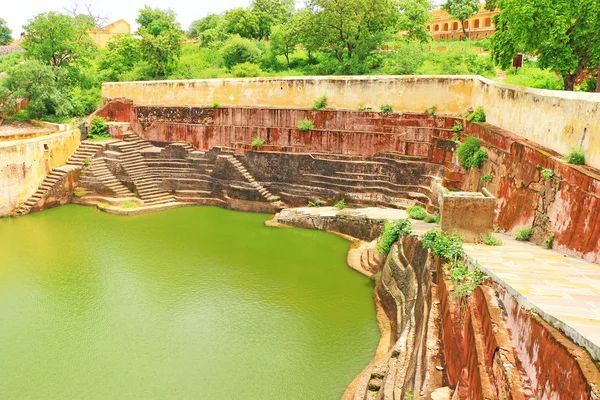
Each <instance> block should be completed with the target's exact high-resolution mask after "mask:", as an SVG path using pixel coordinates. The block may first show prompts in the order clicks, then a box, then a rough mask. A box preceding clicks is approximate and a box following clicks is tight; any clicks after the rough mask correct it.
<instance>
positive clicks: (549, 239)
mask: <svg viewBox="0 0 600 400" xmlns="http://www.w3.org/2000/svg"><path fill="white" fill-rule="evenodd" d="M553 243H554V235H550V236H548V237H547V238H546V240H544V246H546V248H547V249H551V248H552V244H553Z"/></svg>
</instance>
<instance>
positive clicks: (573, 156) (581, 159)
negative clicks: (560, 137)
mask: <svg viewBox="0 0 600 400" xmlns="http://www.w3.org/2000/svg"><path fill="white" fill-rule="evenodd" d="M565 161H566V162H568V163H569V164H573V165H584V164H585V154H584V152H583V150H581V149H573V150H571V152H570V153H569V154H567V156H566V157H565Z"/></svg>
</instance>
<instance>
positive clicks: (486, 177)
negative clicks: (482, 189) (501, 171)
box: [481, 174, 494, 183]
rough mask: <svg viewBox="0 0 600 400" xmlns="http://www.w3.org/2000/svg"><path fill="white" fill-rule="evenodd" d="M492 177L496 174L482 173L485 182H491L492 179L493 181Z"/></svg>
mask: <svg viewBox="0 0 600 400" xmlns="http://www.w3.org/2000/svg"><path fill="white" fill-rule="evenodd" d="M492 179H494V175H492V174H489V175H482V176H481V180H482V181H483V182H486V183H489V182H491V181H492Z"/></svg>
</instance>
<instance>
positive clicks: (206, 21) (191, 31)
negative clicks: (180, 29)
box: [185, 14, 222, 39]
mask: <svg viewBox="0 0 600 400" xmlns="http://www.w3.org/2000/svg"><path fill="white" fill-rule="evenodd" d="M221 20H222V18H221V16H219V15H217V14H208V15H207V16H206V17H204V18H202V19H198V20H195V21H192V23H191V24H190V27H189V28H188V30H187V31H186V32H185V36H187V37H188V38H193V39H197V38H199V37H200V34H201V33H202V32H205V31H207V30H209V29H216V28H218V27H219V25H220V24H221V23H222V21H221Z"/></svg>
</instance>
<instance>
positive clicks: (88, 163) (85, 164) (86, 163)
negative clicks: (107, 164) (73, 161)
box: [81, 158, 90, 167]
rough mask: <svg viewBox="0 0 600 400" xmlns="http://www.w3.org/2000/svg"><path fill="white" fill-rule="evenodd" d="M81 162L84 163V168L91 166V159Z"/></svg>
mask: <svg viewBox="0 0 600 400" xmlns="http://www.w3.org/2000/svg"><path fill="white" fill-rule="evenodd" d="M81 162H82V163H83V166H84V167H88V166H89V165H90V159H89V158H84V159H83V160H81Z"/></svg>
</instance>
